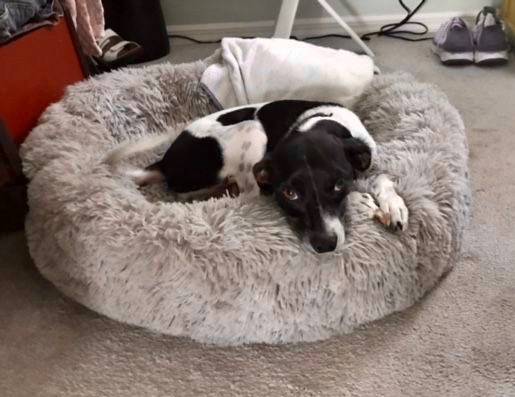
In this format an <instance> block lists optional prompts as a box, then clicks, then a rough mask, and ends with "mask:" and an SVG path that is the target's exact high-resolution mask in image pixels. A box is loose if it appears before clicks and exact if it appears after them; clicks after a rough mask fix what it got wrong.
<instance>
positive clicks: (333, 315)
mask: <svg viewBox="0 0 515 397" xmlns="http://www.w3.org/2000/svg"><path fill="white" fill-rule="evenodd" d="M209 62H210V60H209V59H208V60H206V61H200V62H196V63H192V64H185V65H178V66H175V65H170V64H165V65H156V66H151V67H148V68H144V69H126V70H121V71H117V72H114V73H111V74H106V75H103V76H100V77H98V78H94V79H91V80H89V81H86V82H83V83H80V84H77V85H75V86H73V87H71V88H70V89H69V90H68V92H67V94H66V96H65V98H64V99H63V100H62V101H61V102H59V103H57V104H54V105H52V106H51V107H50V108H49V109H48V110H47V111H46V112H45V113H44V115H43V116H42V118H41V120H40V123H39V125H38V126H37V127H36V128H35V129H34V130H33V131H32V133H31V134H30V136H29V137H28V139H27V141H26V142H25V143H24V145H23V147H22V157H23V162H24V170H25V173H26V175H27V176H28V178H29V179H30V184H29V205H30V213H29V216H28V219H27V223H26V230H27V237H28V244H29V248H30V252H31V255H32V257H33V259H34V262H35V264H36V266H37V267H38V269H39V270H40V271H41V273H42V274H43V275H44V276H45V277H46V278H48V279H49V280H50V281H51V282H52V283H54V284H55V286H56V287H57V288H59V289H60V290H61V291H62V292H63V293H64V294H66V295H68V296H69V297H71V298H73V299H75V300H77V301H78V302H80V303H82V304H83V305H85V306H87V307H89V308H91V309H92V310H95V311H97V312H100V313H102V314H104V315H106V316H108V317H111V318H113V319H116V320H119V321H123V322H126V323H129V324H134V325H138V326H142V327H146V328H149V329H151V330H154V331H158V332H162V333H167V334H172V335H184V336H190V337H192V338H194V339H196V340H199V341H202V342H210V343H220V344H239V343H251V342H266V343H284V342H298V341H314V340H319V339H323V338H327V337H330V336H331V335H335V334H339V333H344V332H350V331H352V330H353V329H354V328H355V327H356V326H358V325H359V324H363V323H366V322H370V321H373V320H376V319H378V318H380V317H383V316H385V315H387V314H389V313H392V312H395V311H399V310H402V309H405V308H407V307H408V306H410V305H412V304H413V303H414V302H415V301H417V300H418V299H419V298H421V297H422V296H423V295H424V294H425V293H426V292H427V291H428V290H429V289H431V288H432V287H433V286H435V284H436V283H437V282H438V280H439V279H440V278H441V277H442V275H444V274H445V273H446V272H448V271H449V270H450V269H451V268H452V267H453V266H454V265H455V263H456V261H457V259H458V255H459V252H460V247H461V241H462V233H463V228H464V225H465V223H466V220H467V218H468V212H469V207H470V188H469V177H468V166H467V153H468V149H467V143H466V137H465V133H464V126H463V123H462V120H461V118H460V116H459V114H458V112H457V111H456V110H455V109H454V108H453V107H452V106H451V105H450V104H449V102H448V100H447V98H446V97H445V96H444V95H443V94H442V93H441V92H440V91H438V90H436V89H435V88H434V87H431V86H429V85H427V84H422V83H418V82H416V81H415V80H414V79H413V78H412V77H411V76H409V75H405V74H392V75H383V76H379V77H377V78H375V80H374V82H373V84H372V85H371V87H369V89H368V90H367V92H366V93H365V94H364V96H363V97H362V98H361V99H360V100H359V102H358V103H357V105H356V108H355V110H356V112H357V113H358V115H359V116H360V117H361V118H362V120H363V122H364V124H365V125H366V126H367V128H368V129H369V131H370V132H371V134H372V135H373V136H374V137H375V139H376V141H377V142H378V144H379V148H378V158H377V164H376V170H375V171H373V172H372V173H371V175H372V174H374V173H377V172H386V173H389V174H390V175H392V176H393V177H397V178H398V180H399V185H398V192H399V194H400V195H401V196H402V197H403V198H404V199H405V201H406V204H407V206H408V208H409V211H410V219H409V225H408V229H407V230H406V231H405V232H403V233H393V232H390V231H389V230H387V229H385V228H384V227H383V226H382V225H380V224H378V223H377V222H374V221H371V220H368V219H362V218H360V216H359V215H358V214H354V213H352V211H351V212H349V214H348V216H347V218H346V221H345V224H346V233H347V239H346V244H345V246H344V247H343V248H342V249H340V250H338V251H336V252H334V253H330V254H324V255H316V254H313V253H311V252H309V251H307V250H306V248H305V247H304V246H303V244H302V242H301V241H300V240H299V238H298V236H297V235H296V234H295V232H294V231H293V229H292V228H291V227H290V225H289V224H288V222H287V220H286V219H285V218H284V217H283V215H282V214H281V212H280V211H279V210H278V209H277V208H276V206H275V204H274V203H273V202H272V201H271V200H270V199H269V198H263V197H260V198H258V199H254V200H253V201H252V200H249V199H245V198H244V197H239V198H236V199H231V198H223V199H219V200H210V201H207V202H197V203H193V204H183V203H177V202H173V197H171V196H170V195H168V194H166V192H165V191H164V187H163V186H156V187H153V188H150V189H146V190H143V191H140V190H138V188H137V187H136V185H135V184H134V183H132V182H131V181H130V180H128V179H126V178H123V177H120V176H118V175H113V174H112V172H111V171H110V170H109V169H108V168H107V167H106V166H104V165H103V164H102V163H101V160H102V158H103V156H105V154H106V153H107V152H108V151H110V150H111V149H113V148H114V147H116V146H117V145H119V144H120V143H122V142H125V141H127V140H128V139H132V140H135V139H137V138H138V137H140V136H142V135H144V134H155V133H163V132H164V131H166V130H167V129H169V128H172V130H173V131H175V132H178V131H180V128H181V127H182V126H183V124H184V123H186V122H188V121H190V120H192V119H194V118H197V117H200V116H203V115H205V114H208V113H209V112H212V111H214V110H215V109H214V108H213V106H212V104H211V103H210V100H209V98H208V97H207V96H205V95H204V94H203V92H202V91H201V90H200V89H199V84H198V80H199V77H200V75H201V73H202V71H203V70H204V69H205V67H206V65H207V64H208V63H209ZM172 135H173V134H172ZM174 136H176V134H175V135H174ZM164 149H166V147H165V148H162V150H164ZM157 156H159V153H146V154H144V155H142V156H137V157H136V158H134V159H132V160H131V161H133V162H136V163H140V164H143V163H147V164H148V163H149V162H150V161H151V160H152V159H156V158H157ZM368 188H369V181H368V179H364V180H360V181H359V182H358V183H357V189H359V190H362V191H367V190H368Z"/></svg>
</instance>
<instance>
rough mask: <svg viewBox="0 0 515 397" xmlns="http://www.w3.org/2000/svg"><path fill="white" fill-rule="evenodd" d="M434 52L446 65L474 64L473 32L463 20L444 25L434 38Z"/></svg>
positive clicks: (448, 22)
mask: <svg viewBox="0 0 515 397" xmlns="http://www.w3.org/2000/svg"><path fill="white" fill-rule="evenodd" d="M433 52H434V53H435V54H436V55H438V56H439V57H440V60H441V61H442V63H444V64H446V65H463V64H469V63H473V62H474V41H473V38H472V32H471V31H470V29H469V27H468V26H467V24H466V23H465V21H464V20H463V19H461V18H458V17H455V18H451V19H449V20H448V21H447V22H445V23H443V24H442V26H440V28H439V29H438V31H437V32H436V34H435V37H434V38H433Z"/></svg>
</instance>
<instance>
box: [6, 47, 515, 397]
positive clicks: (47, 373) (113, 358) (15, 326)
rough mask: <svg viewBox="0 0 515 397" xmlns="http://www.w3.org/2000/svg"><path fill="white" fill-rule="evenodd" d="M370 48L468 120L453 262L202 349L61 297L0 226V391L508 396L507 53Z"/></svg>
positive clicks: (513, 178)
mask: <svg viewBox="0 0 515 397" xmlns="http://www.w3.org/2000/svg"><path fill="white" fill-rule="evenodd" d="M325 43H326V44H332V45H340V44H341V43H342V42H340V41H326V42H325ZM343 44H347V43H346V42H343ZM372 47H373V48H374V49H375V50H376V51H377V54H378V59H379V62H380V64H381V66H382V67H383V69H385V70H393V69H403V70H407V71H410V72H412V73H414V74H415V75H416V76H417V77H418V78H420V79H421V80H426V81H432V82H435V83H437V84H439V85H440V86H441V87H442V88H443V90H444V91H446V92H447V93H448V95H449V97H450V99H451V101H452V102H453V103H454V104H455V105H456V107H457V108H458V109H459V110H460V111H461V112H462V114H463V117H464V120H465V124H466V125H467V128H468V134H469V139H470V146H471V168H472V176H473V185H474V217H473V221H472V224H471V225H470V227H469V230H468V233H467V238H466V243H465V255H464V258H463V260H462V261H461V263H460V264H459V265H458V267H457V268H456V269H455V270H454V271H453V272H452V273H451V274H450V275H449V276H448V277H447V278H446V279H445V280H444V281H443V282H442V283H441V285H440V286H439V287H438V288H437V289H436V290H434V291H433V292H432V293H431V294H429V296H427V298H426V299H424V300H423V301H422V302H421V303H420V304H418V305H416V306H414V307H412V308H411V309H409V310H407V311H406V312H404V313H401V314H397V315H393V316H390V317H388V318H386V319H384V320H382V321H379V322H376V323H374V324H371V325H370V326H368V327H366V328H365V329H362V330H359V331H358V332H355V333H354V334H352V335H346V336H341V337H338V338H333V339H330V340H327V341H325V342H319V343H313V344H299V345H289V346H246V347H239V348H219V347H210V346H203V345H200V344H197V343H195V342H192V341H190V340H188V339H178V338H173V337H163V336H160V335H155V334H150V333H148V332H146V331H143V330H138V329H134V328H131V327H128V326H125V325H121V324H117V323H115V322H113V321H110V320H106V319H104V318H102V317H100V316H98V315H96V314H95V313H92V312H90V311H88V310H86V309H84V308H82V307H80V306H79V305H77V304H75V303H73V302H70V301H68V300H67V299H65V298H63V297H62V296H61V295H60V294H59V292H58V291H56V290H55V289H54V288H53V287H52V286H51V285H50V284H49V283H48V282H46V281H45V280H43V279H42V278H41V277H40V276H39V275H38V273H37V272H36V271H35V269H34V267H33V265H32V264H31V261H30V259H29V257H28V253H27V250H26V248H25V242H24V237H23V234H21V233H19V234H11V235H3V236H0V396H1V397H14V396H15V397H19V396H45V397H46V396H145V397H150V396H267V397H270V396H359V397H379V396H385V397H390V396H391V397H394V396H395V397H399V396H427V397H434V396H457V397H458V396H459V397H465V396H466V397H471V396H478V397H489V396H496V397H498V396H499V397H500V396H506V397H508V396H510V397H513V396H515V227H514V226H513V225H514V224H515V199H514V197H515V154H514V152H515V107H514V106H515V63H514V61H513V60H512V64H511V65H509V66H507V67H504V68H496V69H481V68H477V67H474V66H469V67H465V68H445V67H443V66H440V65H439V64H438V63H437V62H436V61H435V60H434V59H433V58H432V56H431V54H430V53H429V43H418V44H411V43H405V42H401V41H396V40H389V39H377V40H374V41H373V43H372ZM211 49H212V46H196V47H193V46H191V47H182V48H179V47H176V48H175V49H174V51H173V52H172V54H171V57H172V59H173V60H175V61H189V60H192V59H196V58H199V57H201V56H204V55H207V54H208V53H209V52H210V51H211Z"/></svg>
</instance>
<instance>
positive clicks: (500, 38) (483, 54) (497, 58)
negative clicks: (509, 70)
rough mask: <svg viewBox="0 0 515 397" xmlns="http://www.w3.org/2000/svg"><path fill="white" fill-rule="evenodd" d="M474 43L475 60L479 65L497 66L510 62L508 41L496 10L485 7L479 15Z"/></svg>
mask: <svg viewBox="0 0 515 397" xmlns="http://www.w3.org/2000/svg"><path fill="white" fill-rule="evenodd" d="M474 43H475V46H476V52H475V55H474V58H475V59H474V60H475V62H476V63H477V64H478V65H497V64H501V63H506V62H507V61H508V40H507V38H506V34H505V33H504V29H503V25H502V23H501V21H500V20H499V18H498V17H497V12H496V9H495V8H493V7H484V8H483V10H481V12H480V13H479V14H478V15H477V18H476V26H475V27H474Z"/></svg>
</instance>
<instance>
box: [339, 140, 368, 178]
mask: <svg viewBox="0 0 515 397" xmlns="http://www.w3.org/2000/svg"><path fill="white" fill-rule="evenodd" d="M345 153H346V154H347V157H348V158H349V161H350V162H351V164H352V166H353V167H354V168H355V169H356V170H358V171H365V170H367V169H368V168H369V167H370V163H371V162H372V150H370V147H369V146H368V145H367V144H366V143H365V142H363V141H362V140H361V139H358V138H349V139H346V140H345Z"/></svg>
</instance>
